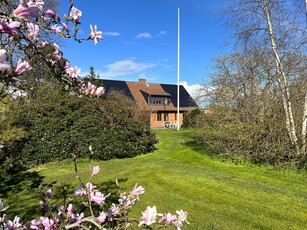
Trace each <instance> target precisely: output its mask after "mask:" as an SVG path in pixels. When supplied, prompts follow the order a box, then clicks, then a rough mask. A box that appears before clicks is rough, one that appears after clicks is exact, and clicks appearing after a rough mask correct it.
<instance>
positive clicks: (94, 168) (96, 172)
mask: <svg viewBox="0 0 307 230" xmlns="http://www.w3.org/2000/svg"><path fill="white" fill-rule="evenodd" d="M99 171H100V168H99V166H94V167H93V170H92V176H95V175H97V174H98V173H99Z"/></svg>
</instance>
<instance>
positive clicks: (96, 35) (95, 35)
mask: <svg viewBox="0 0 307 230" xmlns="http://www.w3.org/2000/svg"><path fill="white" fill-rule="evenodd" d="M90 28H91V33H90V35H89V37H90V38H91V39H92V40H94V43H95V45H96V44H97V42H98V40H100V39H103V37H102V32H101V31H97V26H96V25H95V26H94V28H93V27H92V25H90Z"/></svg>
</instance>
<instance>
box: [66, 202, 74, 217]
mask: <svg viewBox="0 0 307 230" xmlns="http://www.w3.org/2000/svg"><path fill="white" fill-rule="evenodd" d="M67 214H68V215H69V216H72V214H73V207H72V204H69V205H68V207H67Z"/></svg>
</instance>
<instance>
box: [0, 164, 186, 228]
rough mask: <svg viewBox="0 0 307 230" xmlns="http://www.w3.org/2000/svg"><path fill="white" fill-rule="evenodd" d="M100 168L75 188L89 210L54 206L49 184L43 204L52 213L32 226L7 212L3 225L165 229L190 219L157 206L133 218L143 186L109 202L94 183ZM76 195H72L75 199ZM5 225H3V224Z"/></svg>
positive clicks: (0, 223) (48, 212) (148, 208)
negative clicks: (166, 211) (12, 217)
mask: <svg viewBox="0 0 307 230" xmlns="http://www.w3.org/2000/svg"><path fill="white" fill-rule="evenodd" d="M99 171H100V168H99V166H94V167H93V168H92V172H91V176H90V181H89V182H87V183H86V184H85V186H81V187H79V188H77V189H75V191H74V195H75V196H80V197H83V198H84V200H83V201H82V202H81V203H82V206H84V207H86V208H87V210H85V211H83V212H81V213H80V212H78V210H77V209H76V208H75V206H74V204H72V203H69V204H68V205H66V207H64V206H63V205H59V206H58V207H55V208H54V207H52V206H51V205H50V200H51V198H52V190H51V189H50V188H49V189H48V190H47V191H46V192H45V198H44V200H43V201H41V202H40V203H41V205H42V206H43V208H44V209H45V210H46V211H47V212H46V213H47V214H48V215H46V216H40V217H39V219H34V220H32V221H31V224H30V225H29V226H26V225H24V224H22V222H21V220H20V218H19V217H18V216H15V218H14V220H8V219H7V218H6V215H5V214H3V215H2V217H0V229H1V227H2V228H3V229H8V230H9V229H46V230H47V229H48V230H49V229H50V230H51V229H92V228H94V229H126V228H129V227H134V226H138V227H144V228H150V229H161V228H163V227H169V226H174V227H177V229H178V230H180V229H181V227H182V225H183V223H184V222H185V223H188V221H187V212H185V211H183V210H179V211H176V214H177V215H173V214H171V213H164V214H162V213H158V211H157V208H156V206H153V207H150V206H148V207H147V208H146V210H145V211H144V212H142V215H141V217H140V218H139V219H134V218H130V217H129V216H128V213H129V211H130V210H131V208H132V207H133V205H135V204H136V202H137V201H138V200H139V195H141V194H143V193H144V192H145V189H144V188H143V187H142V186H137V184H136V185H135V186H134V187H133V189H132V190H131V191H130V192H128V193H126V192H121V193H120V195H119V198H118V202H117V203H111V205H107V204H108V197H109V196H110V194H108V195H104V194H102V193H101V192H100V191H99V190H98V189H97V187H96V186H95V185H94V184H92V178H93V177H94V176H95V175H97V174H98V172H99ZM73 200H74V199H73V198H72V199H70V201H73ZM7 209H8V207H4V205H3V203H2V201H1V199H0V213H1V212H4V211H6V210H7ZM1 225H2V226H1Z"/></svg>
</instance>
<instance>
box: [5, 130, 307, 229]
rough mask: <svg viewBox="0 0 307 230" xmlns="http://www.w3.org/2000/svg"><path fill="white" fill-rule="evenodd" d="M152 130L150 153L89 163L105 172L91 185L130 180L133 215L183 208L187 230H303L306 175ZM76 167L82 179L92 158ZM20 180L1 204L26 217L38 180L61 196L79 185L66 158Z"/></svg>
mask: <svg viewBox="0 0 307 230" xmlns="http://www.w3.org/2000/svg"><path fill="white" fill-rule="evenodd" d="M155 132H156V133H157V135H158V137H159V140H160V143H159V144H158V146H157V148H158V150H156V151H155V152H154V153H150V154H147V155H142V156H138V157H136V158H131V159H116V160H111V161H107V162H92V165H99V166H100V167H101V169H102V170H101V172H100V173H99V174H98V176H97V178H95V181H94V183H95V184H96V185H98V188H103V189H105V188H107V187H108V188H109V190H110V189H111V190H112V189H113V187H114V181H115V179H118V180H119V181H120V184H121V186H122V187H123V189H124V190H130V189H131V188H132V186H133V185H134V184H135V183H138V184H139V185H142V186H143V187H145V189H146V193H145V194H144V195H142V196H141V197H140V198H141V200H140V202H139V203H138V204H137V205H136V207H135V209H134V210H133V212H132V215H134V216H139V215H140V212H141V210H144V209H145V208H146V207H147V206H148V205H150V206H152V205H156V206H157V208H158V211H161V212H162V211H165V212H168V211H169V212H173V213H174V212H175V210H176V209H183V210H185V211H187V212H188V213H189V221H190V223H191V224H190V225H189V226H187V227H186V228H184V229H200V230H201V229H307V175H306V174H304V173H301V174H300V173H294V172H289V171H283V170H274V169H272V168H270V167H263V166H262V167H261V166H253V165H235V164H232V163H225V162H220V161H218V160H216V159H212V158H210V157H209V156H207V155H206V154H204V153H203V152H202V151H201V149H200V148H199V147H198V146H197V144H196V143H195V142H194V139H193V134H194V133H193V131H192V130H184V129H183V130H181V131H179V132H178V131H176V130H156V131H155ZM78 168H79V172H80V175H81V177H82V178H84V180H85V181H86V179H87V178H88V174H89V161H86V160H81V161H79V163H78ZM25 175H27V176H28V179H27V178H26V179H24V180H19V181H20V182H19V185H18V186H17V185H16V184H13V185H12V187H11V188H10V189H9V191H8V192H7V191H6V193H5V194H6V196H5V197H4V198H5V199H4V200H5V202H6V203H9V204H11V207H10V210H12V212H13V214H15V213H20V212H22V213H24V215H23V218H25V219H29V220H30V219H31V218H33V217H32V215H33V213H35V212H37V209H38V208H37V207H38V206H37V204H38V202H39V198H38V197H39V195H37V194H38V193H39V189H37V188H35V187H37V186H36V185H37V183H38V182H39V181H40V180H41V181H40V182H43V183H52V182H54V181H57V183H56V184H54V186H53V187H54V190H58V191H61V186H63V185H65V186H66V187H67V188H68V190H73V188H74V187H76V186H77V184H78V181H77V180H76V178H75V176H76V175H75V173H74V166H73V164H72V162H71V161H64V162H57V163H51V164H46V165H42V166H40V167H38V168H37V169H35V170H31V171H30V172H27V174H25ZM25 175H23V177H24V176H25ZM33 178H36V179H37V178H40V180H38V179H37V180H38V181H35V180H33ZM16 180H17V181H18V178H17V179H16ZM33 181H34V182H35V183H34V182H33ZM16 186H17V187H16ZM103 189H102V190H103ZM2 190H3V189H2ZM2 192H3V191H2ZM0 193H1V190H0ZM16 201H17V202H16ZM20 204H22V205H20ZM29 210H30V212H29Z"/></svg>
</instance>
